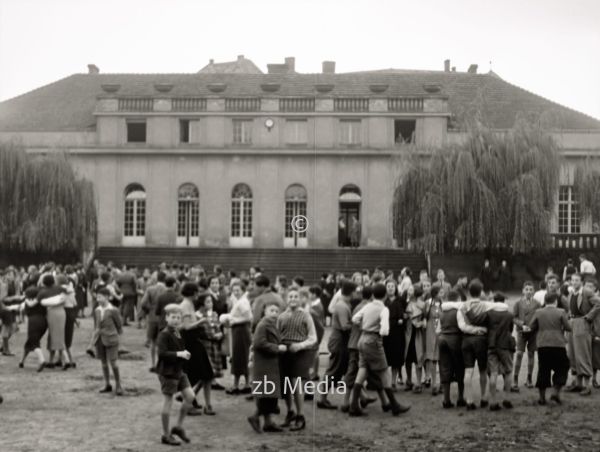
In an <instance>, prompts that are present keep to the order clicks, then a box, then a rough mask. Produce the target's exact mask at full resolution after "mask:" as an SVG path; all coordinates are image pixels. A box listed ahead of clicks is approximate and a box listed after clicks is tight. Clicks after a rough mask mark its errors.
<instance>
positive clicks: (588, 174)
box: [573, 158, 600, 223]
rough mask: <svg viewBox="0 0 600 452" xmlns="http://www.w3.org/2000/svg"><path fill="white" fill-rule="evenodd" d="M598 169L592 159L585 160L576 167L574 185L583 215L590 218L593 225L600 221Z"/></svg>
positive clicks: (599, 172) (599, 173)
mask: <svg viewBox="0 0 600 452" xmlns="http://www.w3.org/2000/svg"><path fill="white" fill-rule="evenodd" d="M595 163H597V160H596V162H595ZM597 168H598V166H597V165H595V164H594V162H592V159H590V158H587V159H585V160H584V161H583V162H581V163H580V164H578V165H577V166H576V167H575V176H574V183H573V188H574V192H575V196H576V198H577V200H578V201H579V208H580V210H581V214H582V216H583V217H590V218H591V219H592V223H596V222H598V221H599V220H600V171H598V169H597Z"/></svg>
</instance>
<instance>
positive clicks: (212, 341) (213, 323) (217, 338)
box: [196, 293, 223, 386]
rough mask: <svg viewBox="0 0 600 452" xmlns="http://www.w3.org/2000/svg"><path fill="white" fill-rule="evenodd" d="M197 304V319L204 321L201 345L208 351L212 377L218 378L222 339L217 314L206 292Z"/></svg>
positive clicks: (220, 369)
mask: <svg viewBox="0 0 600 452" xmlns="http://www.w3.org/2000/svg"><path fill="white" fill-rule="evenodd" d="M198 306H199V307H200V309H198V310H197V311H196V317H197V318H198V320H201V319H204V320H205V321H206V323H205V324H204V332H205V334H204V337H202V338H201V341H202V345H204V348H205V349H206V353H208V358H209V359H210V364H211V366H212V369H213V374H214V377H215V378H219V377H221V376H222V374H221V371H222V368H221V364H222V359H221V341H222V340H223V333H222V332H221V323H220V322H219V315H218V314H217V313H216V312H215V311H214V310H213V298H212V297H211V295H209V294H208V293H203V294H201V295H200V297H199V299H198ZM214 385H215V380H213V384H212V386H214Z"/></svg>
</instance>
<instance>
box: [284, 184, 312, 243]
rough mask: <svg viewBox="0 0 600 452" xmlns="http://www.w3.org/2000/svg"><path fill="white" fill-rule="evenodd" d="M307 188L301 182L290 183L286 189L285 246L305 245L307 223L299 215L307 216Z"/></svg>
mask: <svg viewBox="0 0 600 452" xmlns="http://www.w3.org/2000/svg"><path fill="white" fill-rule="evenodd" d="M306 200H307V195H306V189H305V188H304V187H303V186H302V185H300V184H293V185H290V186H289V187H288V188H287V190H286V191H285V218H284V221H285V225H284V227H285V236H284V241H283V245H284V246H285V247H305V246H307V241H306V226H307V225H306V224H305V223H304V220H299V219H298V218H299V217H306Z"/></svg>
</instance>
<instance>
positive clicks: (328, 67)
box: [323, 61, 335, 74]
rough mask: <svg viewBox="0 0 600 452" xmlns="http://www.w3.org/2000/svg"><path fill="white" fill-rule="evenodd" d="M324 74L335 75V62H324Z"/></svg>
mask: <svg viewBox="0 0 600 452" xmlns="http://www.w3.org/2000/svg"><path fill="white" fill-rule="evenodd" d="M323 74H335V61H323Z"/></svg>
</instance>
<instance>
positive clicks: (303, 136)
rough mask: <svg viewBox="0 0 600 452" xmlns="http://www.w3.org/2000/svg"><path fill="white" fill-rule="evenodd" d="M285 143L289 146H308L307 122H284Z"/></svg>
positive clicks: (292, 120) (301, 120)
mask: <svg viewBox="0 0 600 452" xmlns="http://www.w3.org/2000/svg"><path fill="white" fill-rule="evenodd" d="M285 141H286V144H288V145H291V146H306V145H307V144H308V120H307V119H288V120H286V122H285Z"/></svg>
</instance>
